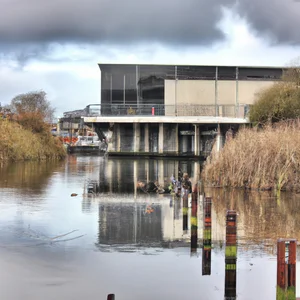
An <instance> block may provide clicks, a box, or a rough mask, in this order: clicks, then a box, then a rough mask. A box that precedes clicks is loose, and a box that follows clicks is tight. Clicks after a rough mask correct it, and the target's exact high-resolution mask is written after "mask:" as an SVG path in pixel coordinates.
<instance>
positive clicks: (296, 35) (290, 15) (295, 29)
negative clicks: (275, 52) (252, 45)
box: [236, 0, 300, 45]
mask: <svg viewBox="0 0 300 300" xmlns="http://www.w3.org/2000/svg"><path fill="white" fill-rule="evenodd" d="M236 9H237V12H238V14H239V15H240V16H241V17H243V18H245V19H246V20H247V21H248V23H249V25H250V27H251V28H252V29H253V30H255V32H256V33H257V35H258V36H261V37H262V36H264V37H267V38H268V39H269V40H270V41H271V43H273V44H287V45H299V44H300V30H299V27H300V0H251V1H249V0H239V1H238V4H237V6H236Z"/></svg>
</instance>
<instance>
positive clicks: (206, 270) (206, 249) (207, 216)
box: [202, 197, 211, 275]
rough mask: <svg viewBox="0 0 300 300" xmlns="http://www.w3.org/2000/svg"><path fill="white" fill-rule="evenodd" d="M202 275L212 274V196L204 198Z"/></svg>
mask: <svg viewBox="0 0 300 300" xmlns="http://www.w3.org/2000/svg"><path fill="white" fill-rule="evenodd" d="M203 222H204V224H203V249H202V275H210V274H211V198H210V197H207V198H206V197H205V198H204V205H203Z"/></svg>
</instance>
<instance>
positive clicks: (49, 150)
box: [0, 120, 66, 162]
mask: <svg viewBox="0 0 300 300" xmlns="http://www.w3.org/2000/svg"><path fill="white" fill-rule="evenodd" d="M65 156H66V152H65V150H64V147H63V145H62V143H61V142H60V141H59V140H58V139H57V138H55V137H53V136H52V135H51V133H50V131H45V132H42V133H40V134H37V133H33V132H32V131H31V130H29V129H25V128H24V127H23V126H21V125H20V124H18V123H16V122H12V121H6V120H0V162H4V161H21V160H45V159H48V160H49V159H62V158H64V157H65Z"/></svg>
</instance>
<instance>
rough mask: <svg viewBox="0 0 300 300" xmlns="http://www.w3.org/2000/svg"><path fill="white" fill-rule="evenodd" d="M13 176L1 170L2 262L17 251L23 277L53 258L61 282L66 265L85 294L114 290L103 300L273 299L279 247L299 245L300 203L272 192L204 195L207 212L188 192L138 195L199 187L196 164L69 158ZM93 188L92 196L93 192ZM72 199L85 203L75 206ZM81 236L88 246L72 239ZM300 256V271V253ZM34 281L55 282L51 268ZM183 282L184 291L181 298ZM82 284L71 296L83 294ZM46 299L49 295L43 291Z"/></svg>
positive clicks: (73, 287) (24, 168)
mask: <svg viewBox="0 0 300 300" xmlns="http://www.w3.org/2000/svg"><path fill="white" fill-rule="evenodd" d="M10 168H12V169H7V170H3V169H2V170H1V171H0V174H1V175H0V176H1V181H0V184H1V187H0V189H1V198H0V208H1V211H3V212H5V213H3V214H2V217H1V222H0V226H1V230H0V239H1V247H0V251H1V255H2V256H3V255H4V256H3V257H5V255H6V254H3V253H4V252H3V251H6V250H7V249H8V250H9V251H10V250H11V249H14V251H16V250H15V249H18V252H17V253H18V255H21V254H22V255H23V253H25V254H26V256H25V257H26V259H24V260H22V268H24V269H28V268H29V269H30V268H31V267H32V266H35V265H36V264H35V257H36V256H38V257H39V259H41V260H45V261H50V260H49V257H51V258H53V261H52V260H51V264H53V265H55V267H52V269H51V270H53V276H57V274H58V273H57V269H58V268H61V269H60V270H62V271H61V273H60V275H59V276H61V277H65V278H68V276H70V275H69V273H68V271H65V270H64V267H63V262H64V261H65V259H68V260H69V261H70V264H72V267H74V268H76V269H78V270H77V271H76V272H78V278H80V280H79V281H78V282H82V280H83V281H84V282H85V284H87V285H86V286H84V285H81V288H82V290H83V291H87V290H89V291H92V290H93V287H92V284H91V283H95V286H97V282H98V281H99V280H101V282H104V283H105V284H103V286H104V287H106V286H108V285H109V286H110V290H109V291H108V290H105V291H103V293H102V296H104V297H105V295H107V294H108V293H109V292H115V294H116V296H117V297H119V296H118V295H120V298H121V295H122V299H132V298H136V299H138V298H140V299H149V300H150V299H156V298H157V299H178V300H179V299H182V298H184V297H188V298H194V297H197V298H199V299H212V300H217V299H222V297H224V295H225V296H226V295H227V297H238V298H239V299H244V297H246V296H245V295H249V297H248V298H249V299H274V298H275V296H276V287H275V281H276V241H277V238H278V237H283V238H287V237H293V238H297V239H299V232H300V230H299V229H300V221H299V220H300V218H299V217H300V216H299V211H300V207H299V206H300V200H299V196H297V195H291V194H284V193H282V197H281V199H280V201H277V199H275V198H274V197H270V195H269V194H268V193H260V194H259V193H254V192H252V193H246V192H245V191H229V190H223V189H207V188H206V189H205V194H206V200H207V199H209V198H211V205H210V206H208V202H206V203H205V201H204V198H203V197H202V196H201V197H198V198H197V201H195V198H194V197H195V194H194V193H189V191H188V190H187V189H186V192H185V191H184V188H182V189H181V192H180V193H179V194H178V195H176V193H175V189H174V186H173V187H172V191H170V192H169V193H160V192H159V191H158V192H156V191H155V192H154V193H150V192H147V191H146V192H145V191H143V190H141V189H139V188H138V185H137V182H139V181H143V182H160V184H162V185H164V186H165V185H168V186H170V183H172V178H175V180H177V179H179V178H180V176H183V174H184V173H188V174H189V176H190V179H191V182H192V183H193V185H194V184H195V183H197V182H198V179H199V176H198V175H199V165H198V164H197V163H195V162H194V161H174V160H125V159H108V160H105V159H103V158H102V157H80V156H78V157H77V156H70V157H69V158H68V160H67V161H66V162H64V163H63V164H62V165H60V164H53V165H51V164H50V165H48V166H45V165H40V169H39V167H38V166H37V165H36V166H35V167H29V165H27V164H23V166H21V165H20V166H19V167H18V168H16V167H14V168H13V167H10ZM28 168H29V169H30V170H32V171H28V170H29V169H28ZM43 168H45V169H44V171H41V173H39V172H40V171H39V170H43ZM24 172H25V173H26V172H27V173H28V174H30V175H28V176H27V175H26V176H25V177H26V178H27V179H26V180H24V177H22V173H24ZM27 173H26V174H27ZM4 182H5V183H4ZM90 184H92V185H90ZM89 186H90V188H92V190H93V192H92V193H89V192H88V189H89ZM94 186H95V189H96V190H95V191H94ZM30 190H33V191H37V193H39V194H37V195H38V196H37V197H36V198H38V199H40V200H42V201H40V202H39V205H38V209H37V207H36V205H34V201H33V200H32V194H28V191H30ZM73 192H75V193H77V194H78V197H74V198H71V197H70V194H71V193H73ZM16 194H18V195H19V196H18V197H17V200H16ZM2 195H4V197H2ZM197 196H199V195H197ZM24 204H26V205H24ZM228 210H235V211H236V212H237V213H238V219H237V229H236V231H237V235H236V238H237V240H236V248H235V253H236V257H237V256H238V268H237V264H236V261H230V259H232V257H230V256H228V255H227V254H232V253H233V252H234V251H233V250H234V249H233V248H232V247H231V248H230V249H231V250H230V251H229V250H228V249H229V248H228V246H230V244H229V243H228V239H226V212H227V211H228ZM77 229H78V231H76V232H73V233H72V234H70V235H67V236H64V237H62V238H61V240H63V241H61V242H59V243H53V242H51V238H52V239H53V237H57V236H62V235H64V234H66V233H69V232H71V231H73V230H77ZM209 230H210V233H209ZM82 235H84V236H82ZM77 236H82V237H81V238H80V239H79V238H77V239H73V237H74V238H76V237H77ZM41 240H42V243H41ZM44 240H45V241H44ZM65 240H66V241H65ZM30 241H31V242H30ZM225 241H226V244H224V242H225ZM229 242H230V241H229ZM12 244H13V245H14V247H13V248H12V247H11V245H12ZM29 244H30V246H31V248H30V249H31V250H28V247H27V245H29ZM25 245H26V248H25ZM95 245H96V247H95ZM231 246H232V245H231ZM297 248H298V249H297V251H298V252H299V247H297ZM95 250H96V251H95ZM9 253H10V255H15V252H12V253H13V254H11V252H9ZM49 253H51V254H49ZM76 253H78V256H77V255H76ZM128 253H136V254H138V255H132V254H128ZM224 254H225V259H224ZM146 255H149V256H146ZM190 256H192V257H193V258H192V259H191V258H190ZM297 257H298V264H299V257H300V256H299V253H298V256H297ZM11 261H15V259H14V258H12V259H11ZM234 264H235V274H234V272H233V271H234V268H233V265H234ZM99 266H101V267H99ZM14 267H16V265H14ZM16 268H17V267H16ZM237 269H238V270H239V272H236V271H237ZM82 270H84V271H82ZM37 274H42V276H44V278H45V281H46V282H47V280H48V279H47V278H49V277H50V275H49V270H48V269H47V270H43V271H41V272H40V270H38V272H37ZM51 274H52V273H51ZM182 274H184V275H182ZM201 275H210V276H201ZM51 276H52V275H51ZM183 276H184V279H185V282H186V283H185V284H186V285H185V287H186V288H185V289H183V291H182V285H181V283H182V280H183ZM12 278H13V279H11V282H13V283H14V284H15V282H17V284H18V286H19V285H20V286H22V283H21V281H20V280H15V277H12ZM95 278H96V279H97V280H96V279H95ZM5 280H8V279H5V278H2V282H3V284H5V283H7V281H5ZM96 281H97V282H96ZM11 282H10V283H11ZM78 282H76V283H74V284H70V286H68V288H70V289H71V290H72V291H73V290H76V289H77V292H78V291H79V288H77V286H78ZM120 282H122V285H121V287H120V288H119V290H118V286H119V284H120ZM145 282H152V283H153V285H154V286H155V287H156V288H155V289H152V290H151V291H148V290H147V292H146V293H145V290H144V289H142V290H140V292H139V293H138V295H136V294H135V296H136V297H132V293H136V291H139V289H141V287H143V286H144V284H145ZM224 282H225V285H224ZM236 283H238V284H236ZM0 285H1V283H0ZM87 286H88V287H89V288H90V289H87ZM93 286H94V285H93ZM127 286H128V288H127ZM26 288H27V287H26ZM97 288H98V287H97ZM23 289H25V287H24V284H23ZM95 289H96V288H95V287H94V290H95ZM94 290H93V291H94ZM58 291H59V289H58ZM170 293H171V294H170ZM91 294H92V293H91ZM145 294H146V295H145ZM39 295H48V293H45V290H41V291H40V294H39ZM76 295H77V293H76ZM93 295H95V294H93ZM229 295H230V296H229ZM31 296H32V295H31ZM51 296H52V299H54V298H55V297H54V296H53V294H52V295H51V293H49V298H47V297H46V298H45V299H51ZM102 296H101V298H102ZM137 296H138V297H137ZM82 297H83V294H82V293H81V298H82ZM19 298H20V297H15V298H13V297H11V299H19ZM56 298H58V299H59V297H56ZM78 298H79V294H78V297H77V298H76V297H75V298H72V296H70V297H64V299H72V300H73V299H78ZM92 298H93V297H91V299H92ZM248 298H247V299H248ZM5 299H9V297H6V298H5ZM25 299H44V298H43V296H40V297H37V298H34V297H31V298H25Z"/></svg>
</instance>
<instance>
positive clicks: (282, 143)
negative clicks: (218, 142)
mask: <svg viewBox="0 0 300 300" xmlns="http://www.w3.org/2000/svg"><path fill="white" fill-rule="evenodd" d="M202 177H203V179H204V180H205V182H206V183H207V184H208V185H211V186H223V187H225V186H226V187H236V188H248V189H259V190H272V189H276V190H294V191H300V120H299V119H298V120H293V121H285V122H280V123H276V124H273V125H266V126H265V127H264V128H260V129H259V128H253V129H251V128H244V129H241V130H240V131H239V132H238V133H237V135H236V137H235V138H233V139H231V140H229V141H227V142H226V143H225V146H224V148H223V149H222V151H221V152H219V153H218V154H212V156H211V157H210V158H209V159H208V161H207V162H206V164H205V166H204V169H203V172H202Z"/></svg>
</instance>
